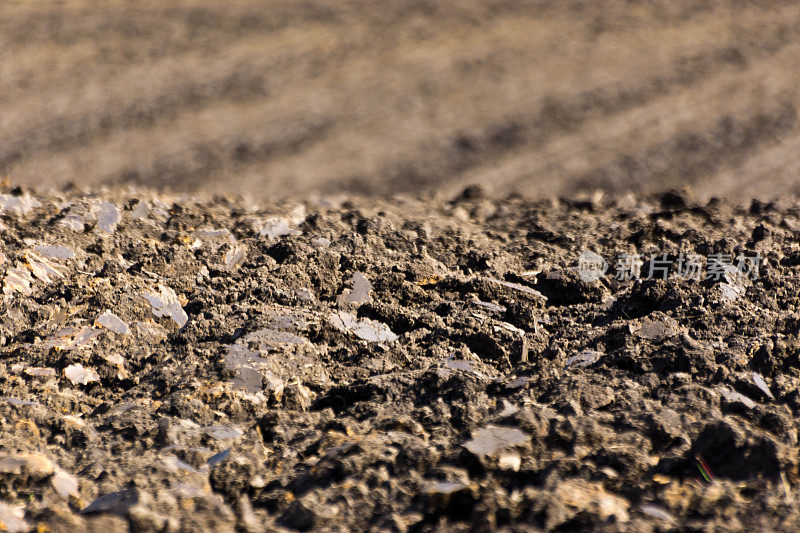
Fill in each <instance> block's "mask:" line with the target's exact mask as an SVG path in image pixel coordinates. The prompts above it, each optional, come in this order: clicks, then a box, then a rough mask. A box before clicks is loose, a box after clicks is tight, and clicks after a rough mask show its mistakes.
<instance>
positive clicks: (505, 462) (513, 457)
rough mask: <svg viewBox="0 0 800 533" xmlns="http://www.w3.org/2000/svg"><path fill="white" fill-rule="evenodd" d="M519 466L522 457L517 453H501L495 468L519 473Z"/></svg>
mask: <svg viewBox="0 0 800 533" xmlns="http://www.w3.org/2000/svg"><path fill="white" fill-rule="evenodd" d="M521 465H522V457H520V455H519V454H518V453H517V452H513V451H511V452H503V453H501V454H500V457H499V458H498V459H497V466H498V467H500V469H501V470H511V471H513V472H517V471H519V467H520V466H521Z"/></svg>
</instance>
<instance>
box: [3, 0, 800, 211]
mask: <svg viewBox="0 0 800 533" xmlns="http://www.w3.org/2000/svg"><path fill="white" fill-rule="evenodd" d="M799 73H800V4H798V2H796V1H777V0H763V1H760V2H743V1H734V0H653V1H644V0H641V1H639V0H605V1H603V2H598V1H595V0H532V1H524V0H506V1H477V0H452V1H444V0H397V1H391V2H390V1H385V0H374V1H358V0H336V1H329V0H309V1H268V2H262V1H255V0H226V1H224V2H205V1H193V0H178V1H153V0H139V1H125V2H121V1H113V0H112V1H103V2H100V1H92V2H84V1H72V0H65V1H61V2H50V1H41V0H37V1H27V2H24V1H23V2H20V1H3V0H0V175H4V176H6V177H7V178H8V179H9V180H10V181H11V182H13V183H21V184H28V185H38V186H48V185H53V186H63V185H64V184H66V183H70V182H73V183H77V184H81V185H89V186H100V185H119V184H128V183H130V184H135V185H144V186H152V187H158V188H164V189H173V190H178V191H197V190H203V191H207V192H211V193H216V192H236V191H241V192H246V193H249V194H252V195H254V196H256V197H260V198H265V199H266V198H276V197H277V198H284V197H300V196H306V195H309V194H331V193H337V192H350V193H353V192H355V193H360V194H377V195H388V194H393V193H396V192H414V193H432V194H434V193H438V194H443V195H448V194H454V193H455V192H457V191H459V190H461V189H462V188H463V187H464V186H465V185H467V184H471V183H482V184H485V185H486V187H487V188H488V189H489V190H491V191H494V192H495V193H496V194H507V193H510V192H519V193H522V194H525V195H531V196H547V195H556V194H557V195H573V194H577V193H582V192H592V191H594V190H596V189H602V190H606V191H610V192H620V191H627V190H634V191H641V192H648V191H654V190H660V189H664V188H668V187H682V186H686V185H689V186H691V187H692V188H693V189H694V190H695V191H696V192H697V193H698V194H699V195H701V196H710V195H723V196H732V197H735V198H740V199H741V198H746V197H751V196H757V197H761V198H767V199H769V198H775V197H779V196H784V195H789V194H797V193H798V192H800V179H798V178H800V127H799V125H798V117H797V109H798V105H800V74H799Z"/></svg>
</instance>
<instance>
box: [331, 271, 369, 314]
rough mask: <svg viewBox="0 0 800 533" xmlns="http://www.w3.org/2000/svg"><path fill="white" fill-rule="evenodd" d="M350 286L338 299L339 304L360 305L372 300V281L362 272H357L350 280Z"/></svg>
mask: <svg viewBox="0 0 800 533" xmlns="http://www.w3.org/2000/svg"><path fill="white" fill-rule="evenodd" d="M349 285H350V288H349V289H345V290H344V291H343V292H342V294H340V295H339V297H338V298H337V299H336V301H337V302H338V303H339V305H342V306H345V305H351V306H353V307H358V306H359V305H361V304H364V303H367V302H369V301H370V300H372V296H371V295H370V293H371V292H372V283H370V282H369V280H368V279H367V277H366V276H365V275H364V274H362V273H361V272H356V273H355V274H353V277H352V278H350V281H349Z"/></svg>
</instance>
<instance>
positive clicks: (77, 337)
mask: <svg viewBox="0 0 800 533" xmlns="http://www.w3.org/2000/svg"><path fill="white" fill-rule="evenodd" d="M100 333H102V330H99V329H97V328H92V327H88V326H85V327H79V328H76V327H72V326H68V327H66V328H63V329H61V330H59V331H57V332H56V333H54V334H53V335H52V336H51V337H49V338H48V339H47V340H46V341H45V342H44V347H45V348H47V349H50V348H55V349H57V350H72V349H74V348H88V347H90V346H92V345H93V344H94V341H95V339H96V338H97V336H98V335H100Z"/></svg>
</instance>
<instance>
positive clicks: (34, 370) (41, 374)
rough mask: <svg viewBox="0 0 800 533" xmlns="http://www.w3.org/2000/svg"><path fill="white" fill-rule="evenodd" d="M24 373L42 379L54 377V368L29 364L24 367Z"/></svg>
mask: <svg viewBox="0 0 800 533" xmlns="http://www.w3.org/2000/svg"><path fill="white" fill-rule="evenodd" d="M25 374H26V375H28V376H31V377H34V378H39V379H42V380H45V381H46V380H48V379H50V378H53V377H55V375H56V369H55V368H43V367H36V366H29V367H28V368H26V369H25Z"/></svg>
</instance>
